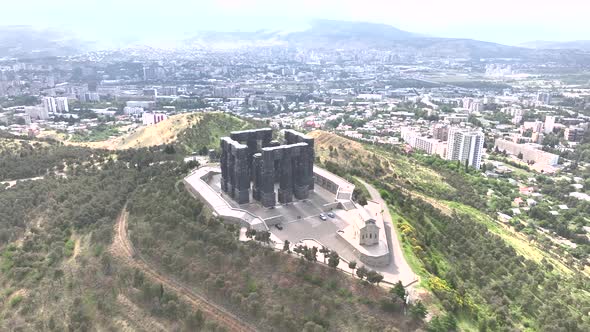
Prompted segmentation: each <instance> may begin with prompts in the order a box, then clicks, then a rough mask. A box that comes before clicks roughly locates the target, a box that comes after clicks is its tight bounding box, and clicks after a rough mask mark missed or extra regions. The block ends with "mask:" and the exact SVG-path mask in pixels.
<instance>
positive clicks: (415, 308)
mask: <svg viewBox="0 0 590 332" xmlns="http://www.w3.org/2000/svg"><path fill="white" fill-rule="evenodd" d="M426 314H428V311H427V310H426V307H425V306H424V304H423V303H422V301H416V303H414V304H413V305H412V306H411V307H410V316H412V318H414V319H416V320H422V319H424V318H425V317H426Z"/></svg>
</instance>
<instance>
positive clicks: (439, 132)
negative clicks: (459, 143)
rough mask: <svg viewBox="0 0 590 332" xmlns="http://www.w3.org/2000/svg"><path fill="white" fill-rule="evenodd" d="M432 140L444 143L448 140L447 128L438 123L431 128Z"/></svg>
mask: <svg viewBox="0 0 590 332" xmlns="http://www.w3.org/2000/svg"><path fill="white" fill-rule="evenodd" d="M432 138H434V139H437V140H440V141H444V142H446V141H447V140H448V139H449V126H447V125H445V124H440V123H438V124H435V125H434V126H432Z"/></svg>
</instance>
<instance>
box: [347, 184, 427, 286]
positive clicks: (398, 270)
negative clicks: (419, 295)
mask: <svg viewBox="0 0 590 332" xmlns="http://www.w3.org/2000/svg"><path fill="white" fill-rule="evenodd" d="M356 179H357V180H358V181H359V182H361V183H362V184H363V185H364V186H365V187H366V188H367V190H368V191H369V195H371V200H373V201H375V202H377V203H379V204H381V206H382V207H383V223H384V224H385V232H386V233H389V234H388V235H389V236H388V240H390V239H391V240H390V242H389V250H390V251H391V252H392V254H393V262H392V263H391V264H389V266H387V267H386V268H384V269H383V270H381V269H377V271H379V272H381V273H383V274H384V276H385V277H386V279H389V278H387V277H388V276H387V275H386V274H391V275H393V277H394V278H393V279H394V280H395V279H397V280H401V282H402V284H403V285H404V286H406V287H408V286H411V285H413V284H414V283H416V282H417V281H418V280H419V279H418V276H417V275H416V274H415V273H414V271H412V268H411V267H410V265H409V264H408V262H407V261H406V258H405V257H404V252H403V250H402V247H401V244H400V243H399V239H398V237H397V234H396V230H395V227H394V224H393V219H392V217H391V213H389V209H388V208H387V204H386V203H385V201H384V200H383V198H381V194H379V191H378V190H377V189H376V188H375V187H373V186H372V185H370V184H368V183H367V182H365V181H363V180H362V179H359V178H356ZM387 226H389V227H387Z"/></svg>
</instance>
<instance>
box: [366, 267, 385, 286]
mask: <svg viewBox="0 0 590 332" xmlns="http://www.w3.org/2000/svg"><path fill="white" fill-rule="evenodd" d="M382 280H383V275H381V274H380V273H378V272H377V271H375V270H370V271H369V272H367V281H368V282H370V283H372V284H375V283H376V284H379V283H380V282H381V281H382Z"/></svg>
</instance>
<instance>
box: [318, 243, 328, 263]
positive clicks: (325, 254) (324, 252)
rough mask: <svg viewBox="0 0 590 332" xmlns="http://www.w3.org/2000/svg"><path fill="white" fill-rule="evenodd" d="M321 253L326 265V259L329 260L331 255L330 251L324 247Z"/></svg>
mask: <svg viewBox="0 0 590 332" xmlns="http://www.w3.org/2000/svg"><path fill="white" fill-rule="evenodd" d="M319 251H320V253H321V254H322V256H323V257H324V264H326V258H327V257H326V256H328V255H329V254H330V249H328V248H327V247H324V246H322V248H321V249H320V250H319Z"/></svg>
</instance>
